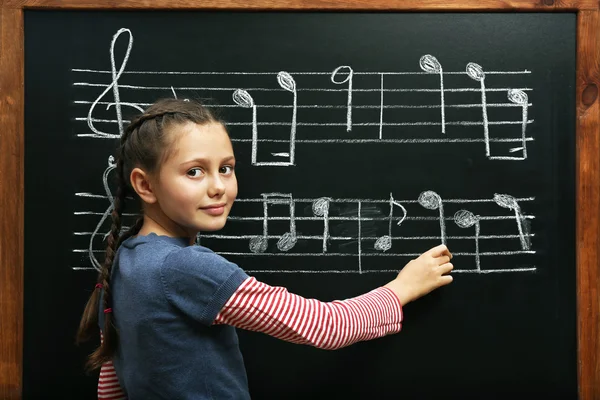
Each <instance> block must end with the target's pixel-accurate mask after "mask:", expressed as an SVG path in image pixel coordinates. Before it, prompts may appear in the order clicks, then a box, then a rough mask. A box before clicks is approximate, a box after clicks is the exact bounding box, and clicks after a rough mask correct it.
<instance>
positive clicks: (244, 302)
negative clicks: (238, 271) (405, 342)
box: [98, 277, 402, 400]
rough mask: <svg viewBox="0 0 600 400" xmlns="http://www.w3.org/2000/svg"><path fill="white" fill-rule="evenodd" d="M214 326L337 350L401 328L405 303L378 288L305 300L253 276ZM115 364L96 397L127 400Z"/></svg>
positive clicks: (105, 373) (104, 374) (104, 373)
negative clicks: (326, 299)
mask: <svg viewBox="0 0 600 400" xmlns="http://www.w3.org/2000/svg"><path fill="white" fill-rule="evenodd" d="M213 324H228V325H232V326H235V327H236V328H241V329H246V330H251V331H257V332H263V333H266V334H268V335H271V336H274V337H276V338H279V339H282V340H286V341H288V342H292V343H298V344H306V345H310V346H315V347H318V348H321V349H328V350H334V349H339V348H342V347H345V346H349V345H351V344H353V343H356V342H359V341H363V340H370V339H375V338H378V337H382V336H385V335H389V334H392V333H397V332H399V331H400V329H401V328H402V306H401V304H400V301H399V299H398V297H397V296H396V295H395V294H394V292H392V291H391V290H390V289H388V288H385V287H380V288H377V289H375V290H372V291H370V292H368V293H365V294H363V295H361V296H358V297H354V298H351V299H347V300H341V301H340V300H336V301H332V302H322V301H318V300H315V299H306V298H304V297H302V296H298V295H295V294H292V293H290V292H288V291H287V290H286V289H285V288H283V287H277V286H269V285H267V284H265V283H262V282H259V281H257V280H256V279H255V278H253V277H250V278H248V279H246V280H245V281H244V282H243V283H242V284H241V285H240V287H239V288H238V289H237V290H236V291H235V293H234V294H233V295H232V296H231V298H230V299H229V300H228V301H227V303H226V304H225V305H224V306H223V308H222V309H221V311H220V312H219V314H217V317H216V318H215V321H214V322H213ZM124 398H125V395H124V394H123V392H122V391H121V388H120V387H119V385H118V380H117V376H116V374H115V370H114V367H113V365H112V362H109V363H106V364H104V365H103V366H102V369H101V370H100V379H99V381H98V399H101V400H108V399H111V400H115V399H124Z"/></svg>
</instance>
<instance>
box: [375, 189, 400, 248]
mask: <svg viewBox="0 0 600 400" xmlns="http://www.w3.org/2000/svg"><path fill="white" fill-rule="evenodd" d="M394 206H398V207H400V208H401V209H402V212H403V215H402V218H401V219H400V220H399V221H398V226H400V225H401V224H402V222H403V221H404V219H405V218H406V208H404V207H403V206H402V204H400V203H398V202H396V201H394V196H392V194H391V193H390V215H389V217H388V219H389V225H388V234H387V235H383V236H381V237H380V238H378V239H377V240H376V241H375V249H376V250H381V251H388V250H389V249H391V248H392V219H393V218H394Z"/></svg>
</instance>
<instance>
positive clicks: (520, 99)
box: [507, 89, 529, 160]
mask: <svg viewBox="0 0 600 400" xmlns="http://www.w3.org/2000/svg"><path fill="white" fill-rule="evenodd" d="M507 97H508V100H510V101H511V102H513V103H515V104H519V105H521V107H522V113H521V115H522V118H521V140H522V146H523V147H515V148H513V149H510V152H511V153H513V152H515V151H519V150H522V151H523V157H522V159H523V160H524V159H526V158H527V143H526V141H527V137H526V135H525V132H526V130H527V110H528V108H529V98H528V97H527V93H525V92H524V91H522V90H518V89H510V90H509V91H508V93H507ZM519 159H521V158H519Z"/></svg>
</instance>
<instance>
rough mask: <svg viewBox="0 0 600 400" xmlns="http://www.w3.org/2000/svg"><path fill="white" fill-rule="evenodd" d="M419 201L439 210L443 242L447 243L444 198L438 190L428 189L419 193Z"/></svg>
mask: <svg viewBox="0 0 600 400" xmlns="http://www.w3.org/2000/svg"><path fill="white" fill-rule="evenodd" d="M418 202H419V204H420V205H421V206H423V207H424V208H426V209H428V210H436V209H437V210H439V212H440V217H439V219H440V234H441V238H442V244H446V222H445V220H444V205H443V203H442V198H441V197H440V196H439V195H438V194H437V193H436V192H434V191H431V190H428V191H426V192H423V193H421V194H420V195H419V199H418Z"/></svg>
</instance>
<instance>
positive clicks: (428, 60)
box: [419, 54, 446, 133]
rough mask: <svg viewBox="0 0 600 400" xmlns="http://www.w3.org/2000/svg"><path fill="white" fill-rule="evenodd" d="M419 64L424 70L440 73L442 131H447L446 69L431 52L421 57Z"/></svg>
mask: <svg viewBox="0 0 600 400" xmlns="http://www.w3.org/2000/svg"><path fill="white" fill-rule="evenodd" d="M419 65H420V66H421V69H422V70H423V71H425V72H429V73H432V74H439V76H440V107H441V109H442V117H441V119H442V133H446V116H445V109H446V105H445V102H444V71H443V70H442V65H441V64H440V63H439V61H438V60H437V58H435V57H434V56H432V55H430V54H426V55H424V56H423V57H421V59H420V60H419Z"/></svg>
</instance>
